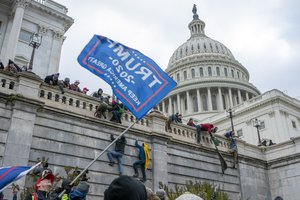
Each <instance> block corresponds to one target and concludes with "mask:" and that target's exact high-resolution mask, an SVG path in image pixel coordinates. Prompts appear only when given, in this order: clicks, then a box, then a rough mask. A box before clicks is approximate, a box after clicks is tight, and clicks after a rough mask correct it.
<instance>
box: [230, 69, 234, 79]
mask: <svg viewBox="0 0 300 200" xmlns="http://www.w3.org/2000/svg"><path fill="white" fill-rule="evenodd" d="M231 76H232V78H234V71H233V69H232V70H231Z"/></svg>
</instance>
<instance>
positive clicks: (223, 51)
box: [168, 34, 234, 67]
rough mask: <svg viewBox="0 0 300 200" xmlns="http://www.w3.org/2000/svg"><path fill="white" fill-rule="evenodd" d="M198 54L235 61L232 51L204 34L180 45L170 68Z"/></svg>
mask: <svg viewBox="0 0 300 200" xmlns="http://www.w3.org/2000/svg"><path fill="white" fill-rule="evenodd" d="M197 54H200V55H205V54H207V55H209V54H215V55H220V56H225V57H227V58H228V59H231V60H234V56H233V55H232V53H231V51H230V50H229V49H228V48H227V47H226V46H225V45H224V44H222V43H221V42H218V41H216V40H213V39H211V38H209V37H207V36H206V35H204V34H199V36H192V37H191V38H190V39H189V40H188V41H186V42H185V43H183V44H182V45H180V47H178V48H177V49H176V50H175V52H174V53H173V55H172V56H171V58H170V61H169V65H168V66H169V67H172V66H173V65H174V63H176V61H178V60H180V59H182V58H184V57H187V56H192V55H197Z"/></svg>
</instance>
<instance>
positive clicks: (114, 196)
mask: <svg viewBox="0 0 300 200" xmlns="http://www.w3.org/2000/svg"><path fill="white" fill-rule="evenodd" d="M104 200H147V192H146V188H145V186H144V184H143V183H142V182H140V181H138V180H136V179H134V178H132V177H129V176H120V177H119V178H116V179H115V180H113V181H112V182H111V184H110V185H109V187H108V188H107V189H106V190H105V192H104Z"/></svg>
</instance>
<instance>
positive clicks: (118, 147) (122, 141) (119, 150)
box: [107, 134, 127, 175]
mask: <svg viewBox="0 0 300 200" xmlns="http://www.w3.org/2000/svg"><path fill="white" fill-rule="evenodd" d="M110 139H111V141H114V140H115V138H114V136H113V135H112V134H111V135H110ZM126 143H127V141H126V138H125V136H124V135H122V136H121V138H119V139H118V140H117V141H116V144H115V150H108V151H107V157H108V159H109V165H110V166H113V165H114V164H115V162H114V160H113V158H116V159H117V161H118V170H119V175H122V174H123V166H122V156H123V155H124V151H125V145H126Z"/></svg>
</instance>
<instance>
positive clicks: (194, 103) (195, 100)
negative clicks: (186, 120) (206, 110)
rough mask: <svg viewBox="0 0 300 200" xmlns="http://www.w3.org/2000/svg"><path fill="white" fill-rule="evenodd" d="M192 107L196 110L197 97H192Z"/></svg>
mask: <svg viewBox="0 0 300 200" xmlns="http://www.w3.org/2000/svg"><path fill="white" fill-rule="evenodd" d="M193 109H194V112H198V100H197V97H193Z"/></svg>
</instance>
